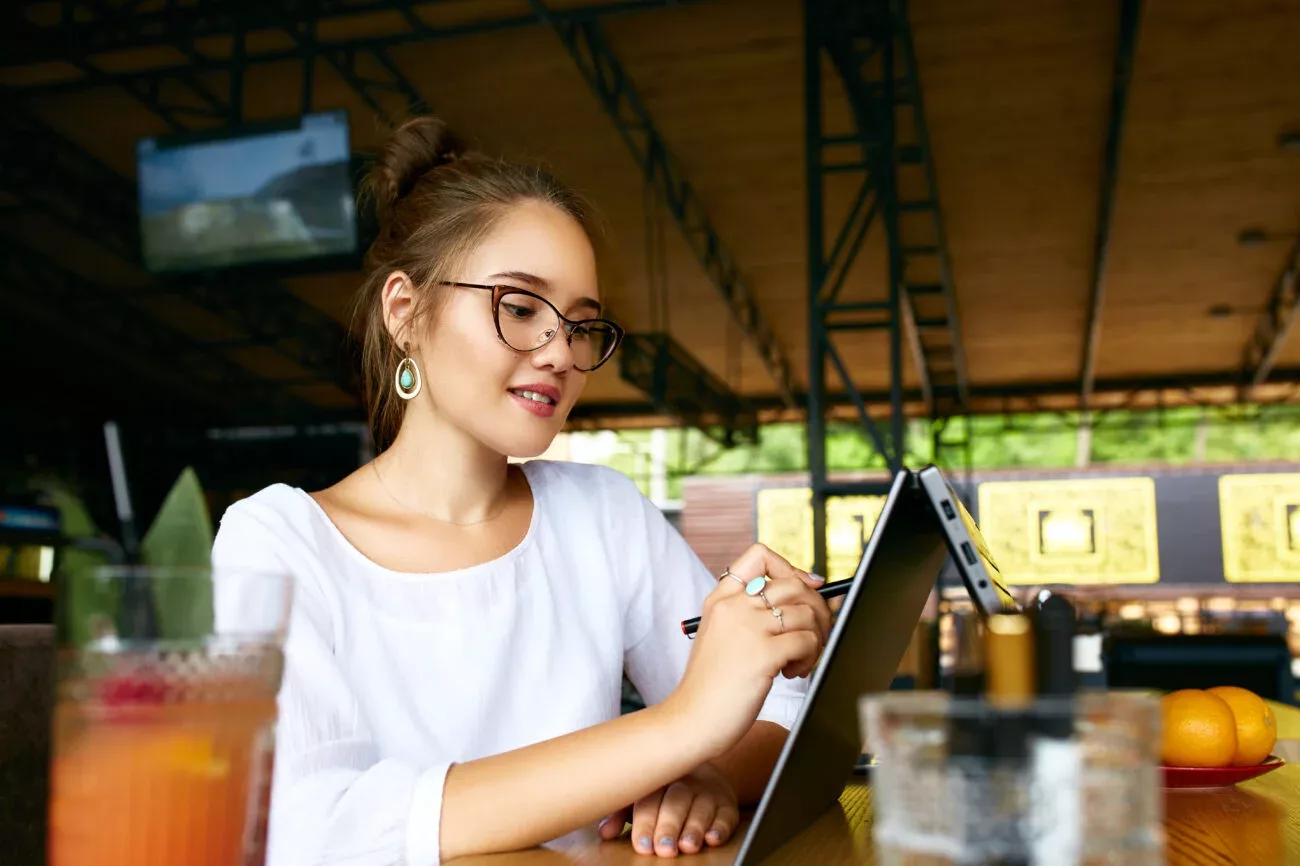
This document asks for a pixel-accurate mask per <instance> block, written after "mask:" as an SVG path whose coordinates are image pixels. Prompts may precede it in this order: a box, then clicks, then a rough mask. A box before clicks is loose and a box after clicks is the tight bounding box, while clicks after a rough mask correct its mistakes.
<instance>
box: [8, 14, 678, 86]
mask: <svg viewBox="0 0 1300 866" xmlns="http://www.w3.org/2000/svg"><path fill="white" fill-rule="evenodd" d="M689 2H700V0H622V2H607V3H595V4H592V5H585V6H579V7H578V8H575V9H566V10H562V11H561V10H556V11H554V12H551V13H550V14H551V16H552V17H553V18H554V19H556V20H559V21H575V20H584V19H593V18H597V17H601V16H606V15H617V14H622V13H630V12H638V11H644V10H647V9H657V8H662V7H664V6H671V5H677V4H683V3H689ZM50 5H51V4H49V3H45V2H36V3H25V4H23V6H24V7H28V6H29V7H48V6H50ZM116 5H117V7H119V8H120V9H121V10H123V11H124V14H110V13H109V12H106V11H105V7H108V8H110V9H111V8H112V7H111V6H110V5H109V4H108V3H106V2H101V0H68V2H63V3H62V4H60V17H59V19H58V20H57V21H56V22H55V23H54V24H52V25H50V26H36V25H33V24H31V23H30V22H29V21H26V20H25V19H24V20H22V21H20V22H18V23H17V24H16V26H21V28H22V30H21V33H22V37H23V38H22V39H21V40H17V41H16V44H15V45H14V46H13V47H12V48H11V49H10V50H8V51H6V53H5V56H4V57H3V58H0V67H12V66H24V65H30V64H35V63H46V62H55V61H64V62H72V63H76V62H77V61H78V60H79V59H82V58H87V57H94V56H95V55H98V54H107V53H117V52H122V51H129V50H136V49H147V48H163V47H174V46H192V45H194V44H196V43H197V42H198V41H199V40H210V39H213V38H229V37H232V36H235V37H239V36H241V35H242V36H248V35H252V34H256V33H260V32H262V31H267V30H271V31H277V30H278V31H283V30H289V31H297V32H301V31H302V30H303V29H304V28H306V27H311V28H312V29H313V30H315V29H317V25H320V24H330V23H335V22H342V21H345V20H347V19H355V18H358V17H361V16H365V15H367V14H374V13H384V12H397V13H398V14H399V15H400V16H401V19H402V22H403V26H402V27H401V29H399V30H396V31H394V32H391V33H385V34H382V35H374V36H360V37H350V38H342V39H333V40H329V41H323V40H322V41H316V40H313V41H314V42H315V43H316V45H317V46H318V47H319V48H321V49H330V50H334V51H347V50H353V51H358V50H360V51H368V50H376V49H386V48H392V47H395V46H398V45H406V44H410V43H415V42H427V41H431V40H436V39H452V38H456V37H459V36H469V35H474V34H482V33H492V32H496V31H499V30H509V29H513V28H517V27H530V26H535V25H536V24H537V16H536V15H535V14H534V13H532V12H529V13H518V14H502V13H501V11H500V9H499V7H497V4H487V3H483V4H476V5H481V6H482V7H483V9H484V15H483V17H482V18H479V19H478V20H471V21H463V20H460V21H457V22H456V23H449V24H439V23H430V21H429V20H428V19H429V18H434V17H436V16H437V14H438V12H439V8H438V7H440V6H448V5H450V4H449V3H447V0H155V2H152V3H150V8H149V9H148V10H139V11H137V10H136V6H137V5H138V4H137V3H132V2H125V3H119V4H116ZM22 11H23V9H22V7H20V8H18V9H16V10H14V15H13V17H15V18H18V17H19V16H20V15H21V13H22ZM335 29H337V28H335ZM235 41H236V43H237V44H238V45H239V46H240V50H239V51H232V52H230V54H229V56H222V57H218V56H207V55H202V54H197V55H191V56H190V57H189V58H188V59H187V60H186V61H184V62H180V63H176V62H170V61H167V60H164V61H162V62H160V63H158V64H155V65H152V66H150V67H148V68H144V69H133V70H131V71H127V72H98V73H96V74H94V75H92V74H89V73H87V74H86V75H84V76H83V77H82V78H79V79H73V80H69V81H56V82H46V83H42V84H33V85H31V86H29V87H24V88H23V91H24V92H25V93H32V94H35V93H51V92H55V93H57V92H68V91H75V90H85V89H87V88H88V87H94V86H99V85H103V84H117V85H120V86H126V87H139V86H146V85H147V86H153V82H157V81H166V82H174V81H175V80H177V78H178V77H180V76H192V75H200V76H206V75H208V74H209V73H214V72H224V73H231V74H238V73H239V71H240V70H242V69H243V68H245V67H246V66H247V65H250V64H258V63H274V62H277V61H284V60H297V59H300V58H301V56H302V55H301V52H300V50H299V49H298V48H297V47H293V48H282V47H279V46H276V45H274V43H270V44H263V43H262V41H261V40H257V41H255V42H245V40H244V39H242V38H236V40H235ZM187 53H188V52H187ZM159 56H165V55H164V54H163V53H162V52H159ZM83 71H84V68H83Z"/></svg>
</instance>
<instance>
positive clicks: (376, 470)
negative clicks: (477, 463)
mask: <svg viewBox="0 0 1300 866" xmlns="http://www.w3.org/2000/svg"><path fill="white" fill-rule="evenodd" d="M370 468H371V469H373V470H374V473H375V478H376V479H378V480H379V486H380V487H382V488H384V492H385V493H387V494H388V496H389V498H390V499H392V500H393V501H394V502H396V503H397V504H398V505H400V506H401V507H402V508H405V509H406V510H407V511H414V512H415V513H416V514H418V515H420V516H421V517H426V518H428V519H429V520H432V521H434V522H435V523H445V524H447V525H448V526H478V525H479V524H480V523H487V522H488V521H489V520H495V519H496V518H497V517H498V516H499V515H500V514H501V512H503V511H505V510H506V505H508V504H509V500H506V501H504V502H502V503H501V507H500V508H498V509H497V510H496V511H494V512H492V513H491V514H489V515H487V516H486V517H481V518H479V519H478V520H471V521H469V522H467V523H458V522H456V521H455V520H444V519H443V518H441V517H434V516H433V515H432V514H429V513H428V512H427V511H423V510H421V509H419V508H414V507H412V506H410V505H407V504H406V503H405V502H403V501H402V500H400V499H398V498H397V496H396V495H395V494H394V493H393V491H391V490H389V489H388V485H387V484H386V483H385V482H384V476H382V475H380V474H379V461H377V460H372V461H371V462H370Z"/></svg>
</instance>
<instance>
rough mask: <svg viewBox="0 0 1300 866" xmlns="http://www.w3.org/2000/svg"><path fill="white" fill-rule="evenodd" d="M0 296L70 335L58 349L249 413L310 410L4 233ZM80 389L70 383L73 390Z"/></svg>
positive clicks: (301, 413) (0, 249)
mask: <svg viewBox="0 0 1300 866" xmlns="http://www.w3.org/2000/svg"><path fill="white" fill-rule="evenodd" d="M0 301H3V303H4V304H5V305H6V306H8V307H10V308H12V309H14V310H16V311H18V312H19V313H21V314H22V315H24V316H26V317H28V318H33V319H38V320H41V321H42V322H44V323H45V324H46V325H48V326H49V327H50V328H51V329H53V330H55V331H56V332H58V333H63V334H67V339H66V342H65V345H64V346H63V347H55V348H57V350H58V351H65V352H66V351H75V352H80V351H82V350H83V348H90V349H92V350H93V351H96V352H99V353H102V354H104V355H106V356H109V357H112V358H114V359H116V360H117V361H118V362H120V363H122V364H123V365H125V366H128V367H130V368H131V369H133V370H135V371H136V372H138V373H139V374H140V376H141V377H142V379H144V380H146V381H152V382H155V383H157V384H159V385H162V386H164V387H166V388H169V389H172V390H174V391H176V392H179V393H183V394H184V395H185V396H186V397H187V398H188V399H192V400H197V401H202V402H206V403H209V404H211V405H213V406H220V407H224V408H226V409H228V410H234V411H236V412H238V413H240V414H242V415H245V416H246V415H248V414H250V410H254V409H257V410H265V411H266V412H268V413H269V414H273V415H280V416H286V417H287V416H293V415H299V416H305V415H307V414H308V407H307V405H306V404H304V403H301V402H299V401H297V400H294V399H293V398H291V397H289V396H288V395H287V394H285V392H284V391H282V390H281V389H280V387H279V386H278V385H277V384H276V383H274V382H269V381H267V380H264V379H262V378H260V377H258V376H255V375H253V374H252V373H250V372H249V371H248V370H246V369H244V368H243V367H240V366H239V365H238V364H235V363H234V362H233V361H231V360H229V359H228V358H226V357H225V356H223V355H222V354H221V353H220V352H217V351H213V350H211V349H205V348H204V347H203V346H201V345H199V344H196V343H195V342H194V341H193V340H191V339H189V338H188V337H186V336H185V335H183V334H181V333H179V332H177V331H175V330H173V329H171V328H169V327H167V326H166V325H163V324H162V323H160V322H158V321H157V320H155V319H153V318H152V317H151V316H149V315H148V314H146V313H144V312H142V311H141V310H139V309H137V308H135V307H134V306H132V305H131V304H130V303H129V302H128V301H126V300H125V299H124V298H122V297H121V295H120V294H119V293H117V292H115V291H114V290H112V289H108V288H105V287H102V286H95V285H93V284H90V283H89V282H88V281H87V280H86V279H85V278H84V277H83V276H81V275H79V274H74V273H72V272H71V271H67V270H64V269H63V268H61V267H58V266H56V265H54V264H52V263H51V262H50V261H49V260H48V259H46V258H45V257H43V256H41V255H39V254H38V253H36V252H34V251H32V250H30V249H28V248H27V247H24V246H23V245H21V244H19V243H17V242H16V241H13V240H11V239H9V238H7V237H4V236H0ZM87 363H93V361H90V360H89V359H87ZM34 369H39V366H38V367H36V368H34ZM75 386H76V383H75V382H74V383H66V387H68V388H70V389H75ZM53 387H61V386H60V385H59V384H57V383H56V384H55V385H53Z"/></svg>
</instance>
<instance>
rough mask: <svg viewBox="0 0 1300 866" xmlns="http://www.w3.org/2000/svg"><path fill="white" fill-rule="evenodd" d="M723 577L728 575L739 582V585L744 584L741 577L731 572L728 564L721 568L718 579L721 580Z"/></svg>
mask: <svg viewBox="0 0 1300 866" xmlns="http://www.w3.org/2000/svg"><path fill="white" fill-rule="evenodd" d="M724 577H729V578H731V579H732V580H734V581H735V582H736V583H738V584H740V585H741V586H744V585H745V581H744V580H743V579H742V578H739V577H736V576H735V575H734V574H732V573H731V567H730V566H728V567H726V568H724V569H722V574H721V576H719V578H718V580H722V578H724Z"/></svg>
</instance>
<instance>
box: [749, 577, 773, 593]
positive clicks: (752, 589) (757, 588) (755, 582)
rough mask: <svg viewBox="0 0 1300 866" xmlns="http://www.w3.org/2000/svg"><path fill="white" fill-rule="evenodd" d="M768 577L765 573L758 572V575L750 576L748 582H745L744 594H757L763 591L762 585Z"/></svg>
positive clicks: (765, 583)
mask: <svg viewBox="0 0 1300 866" xmlns="http://www.w3.org/2000/svg"><path fill="white" fill-rule="evenodd" d="M770 579H771V578H769V577H768V576H767V575H765V574H760V575H759V576H758V577H754V578H751V579H750V581H749V583H747V584H745V594H746V595H758V594H759V593H760V592H762V591H763V587H764V586H766V585H767V582H768V581H769V580H770Z"/></svg>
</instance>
